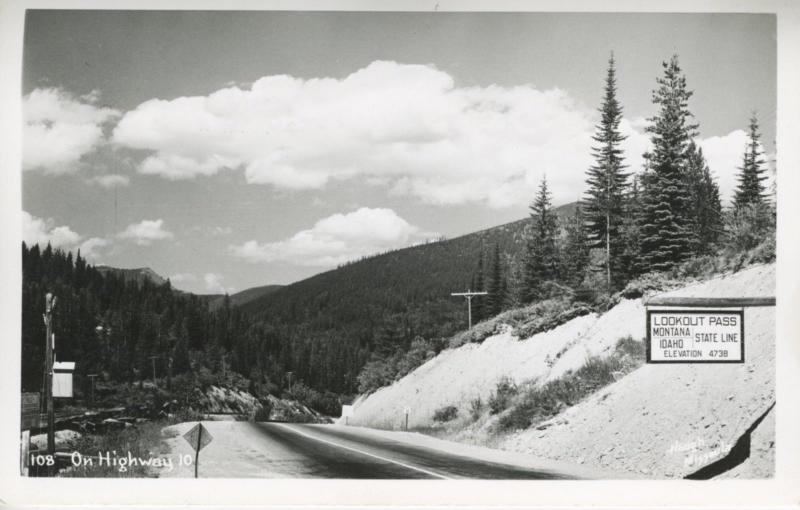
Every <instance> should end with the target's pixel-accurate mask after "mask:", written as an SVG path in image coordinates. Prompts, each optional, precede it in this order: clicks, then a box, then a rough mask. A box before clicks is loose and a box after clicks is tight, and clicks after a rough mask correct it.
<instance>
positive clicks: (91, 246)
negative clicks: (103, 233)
mask: <svg viewBox="0 0 800 510" xmlns="http://www.w3.org/2000/svg"><path fill="white" fill-rule="evenodd" d="M111 244H112V243H111V241H109V240H108V239H104V238H102V237H90V238H89V239H87V240H85V241H83V242H82V243H81V244H80V246H78V248H79V249H80V250H81V256H82V257H85V258H87V259H90V260H97V259H98V258H99V257H100V251H102V250H103V249H104V248H108V247H109V246H111Z"/></svg>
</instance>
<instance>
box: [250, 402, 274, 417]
mask: <svg viewBox="0 0 800 510" xmlns="http://www.w3.org/2000/svg"><path fill="white" fill-rule="evenodd" d="M271 414H272V402H270V401H269V400H267V399H264V401H262V402H261V405H260V406H259V407H258V408H257V409H256V412H255V415H254V416H253V418H254V419H255V421H269V420H270V416H271Z"/></svg>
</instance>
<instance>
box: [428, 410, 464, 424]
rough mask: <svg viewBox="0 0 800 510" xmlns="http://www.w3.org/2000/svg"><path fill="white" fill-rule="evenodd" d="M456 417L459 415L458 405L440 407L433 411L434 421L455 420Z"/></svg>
mask: <svg viewBox="0 0 800 510" xmlns="http://www.w3.org/2000/svg"><path fill="white" fill-rule="evenodd" d="M456 417H458V408H457V407H456V406H444V407H440V408H439V409H437V410H436V411H434V412H433V421H435V422H438V423H444V422H448V421H453V420H455V419H456Z"/></svg>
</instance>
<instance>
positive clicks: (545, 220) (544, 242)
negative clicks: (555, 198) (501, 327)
mask: <svg viewBox="0 0 800 510" xmlns="http://www.w3.org/2000/svg"><path fill="white" fill-rule="evenodd" d="M551 201H552V197H551V195H550V191H549V190H548V188H547V178H546V177H545V178H543V179H542V183H541V184H540V185H539V192H538V193H537V194H536V198H535V199H534V201H533V204H531V206H530V209H531V227H532V229H531V233H530V236H529V237H528V243H527V247H526V254H525V255H526V256H525V271H524V284H523V288H522V292H523V294H522V300H523V301H524V302H526V303H529V302H531V301H534V300H537V299H541V297H542V295H541V291H542V284H543V283H544V282H547V281H553V280H557V279H558V276H559V271H558V269H559V268H558V266H559V260H558V245H557V236H558V225H557V223H556V217H555V213H554V212H553V210H552V205H551Z"/></svg>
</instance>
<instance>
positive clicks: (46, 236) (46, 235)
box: [22, 211, 111, 259]
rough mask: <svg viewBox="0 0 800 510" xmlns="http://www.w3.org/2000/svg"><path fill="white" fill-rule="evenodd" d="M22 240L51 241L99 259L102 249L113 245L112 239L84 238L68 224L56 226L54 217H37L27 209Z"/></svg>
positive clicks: (26, 241) (44, 244)
mask: <svg viewBox="0 0 800 510" xmlns="http://www.w3.org/2000/svg"><path fill="white" fill-rule="evenodd" d="M22 240H23V241H25V243H26V244H28V245H31V246H32V245H34V244H38V245H40V246H46V245H47V244H48V243H50V245H51V246H53V247H54V248H61V249H64V250H73V251H75V250H80V252H81V256H83V257H84V258H87V259H97V258H98V257H99V256H100V252H101V251H102V249H103V248H106V247H108V246H110V245H111V241H109V240H108V239H103V238H101V237H90V238H88V239H84V237H83V236H81V235H79V234H78V233H77V232H75V231H74V230H72V229H71V228H70V227H68V226H66V225H59V226H56V225H54V221H53V220H52V219H46V220H45V219H42V218H37V217H36V216H33V215H31V214H30V213H28V212H27V211H22Z"/></svg>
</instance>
